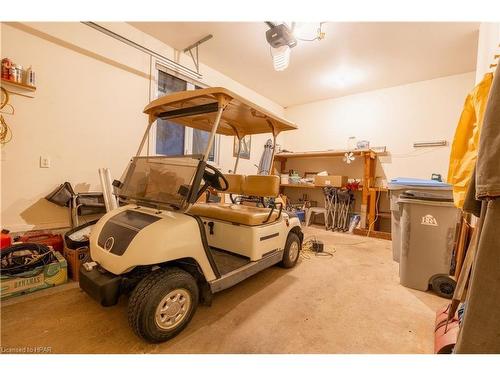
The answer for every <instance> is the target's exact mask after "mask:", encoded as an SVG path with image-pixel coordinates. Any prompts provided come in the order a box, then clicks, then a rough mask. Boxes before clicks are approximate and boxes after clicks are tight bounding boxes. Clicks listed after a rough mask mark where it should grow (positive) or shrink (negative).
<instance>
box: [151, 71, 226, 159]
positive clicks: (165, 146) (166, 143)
mask: <svg viewBox="0 0 500 375" xmlns="http://www.w3.org/2000/svg"><path fill="white" fill-rule="evenodd" d="M200 88H201V87H199V86H195V85H194V84H192V83H190V82H187V81H185V80H183V79H181V78H178V77H176V76H173V75H171V74H168V73H167V72H164V71H163V70H160V69H158V97H160V96H163V95H167V94H170V93H172V92H178V91H185V90H196V89H200ZM209 135H210V133H209V132H206V131H203V130H198V129H192V128H188V127H184V126H181V125H177V124H175V123H174V122H171V121H168V120H160V119H159V120H158V121H157V124H156V145H155V150H156V154H158V155H168V156H174V155H189V154H204V153H205V149H206V147H207V144H208V138H209ZM218 145H219V136H218V135H217V136H216V139H215V142H214V145H213V146H212V149H211V150H210V155H209V158H208V161H209V162H212V163H217V161H218Z"/></svg>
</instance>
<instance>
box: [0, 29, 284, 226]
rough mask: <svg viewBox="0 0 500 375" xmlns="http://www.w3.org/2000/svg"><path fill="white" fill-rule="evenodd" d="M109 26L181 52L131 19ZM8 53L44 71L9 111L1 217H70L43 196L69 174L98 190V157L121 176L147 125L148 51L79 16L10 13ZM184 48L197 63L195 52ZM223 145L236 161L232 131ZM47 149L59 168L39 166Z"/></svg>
mask: <svg viewBox="0 0 500 375" xmlns="http://www.w3.org/2000/svg"><path fill="white" fill-rule="evenodd" d="M103 26H105V27H107V28H109V29H111V30H113V31H115V32H117V33H119V34H121V35H123V36H126V37H128V38H130V39H131V40H134V41H135V42H137V43H140V44H143V45H145V46H147V47H149V48H151V49H153V50H155V51H157V52H159V53H161V54H163V55H165V56H167V57H169V58H172V59H173V58H174V50H173V49H172V48H170V47H168V46H167V45H165V44H163V43H161V42H160V41H158V40H156V39H154V38H152V37H150V36H148V35H146V34H144V33H142V32H140V31H138V30H137V29H135V28H133V27H132V26H130V25H128V24H126V23H108V24H103ZM1 56H2V57H9V58H11V59H12V60H13V61H15V62H17V63H19V64H21V65H23V66H25V67H27V66H29V65H32V66H33V69H34V70H35V72H36V78H37V91H36V93H35V94H34V96H35V98H34V99H29V98H24V97H20V96H14V95H12V96H11V101H10V102H11V104H12V105H13V106H14V107H15V115H14V116H7V115H5V116H4V117H5V118H6V121H7V122H8V123H9V125H10V126H11V128H12V130H13V139H12V141H11V142H10V143H8V144H6V145H3V146H2V150H1V156H2V158H1V159H2V161H1V172H2V185H1V188H2V190H1V216H2V227H3V228H8V229H10V230H12V231H20V230H26V229H31V228H54V227H64V226H67V225H68V224H69V215H68V211H67V210H66V209H63V208H60V207H57V206H55V205H53V204H52V203H49V202H47V201H45V200H44V199H43V197H44V196H45V195H46V194H48V193H49V192H50V191H51V190H52V189H54V188H55V187H56V186H58V185H59V184H60V183H62V182H64V181H65V180H67V181H69V182H71V184H72V185H73V186H74V187H76V189H77V190H78V191H89V190H90V191H98V190H100V185H99V178H98V173H97V169H98V168H100V167H109V168H110V169H111V172H112V173H113V175H114V177H120V175H121V173H122V171H123V169H124V167H125V166H126V164H127V162H128V160H129V158H130V156H132V154H133V153H134V152H135V151H136V148H137V146H138V144H139V141H140V137H141V136H142V133H143V131H144V129H145V126H146V121H147V119H146V116H145V115H143V114H142V110H143V108H144V106H145V105H146V104H147V103H148V102H149V100H150V66H151V61H150V57H149V56H148V55H146V54H144V53H143V52H141V51H138V50H136V49H134V48H133V47H130V46H128V45H125V44H123V43H122V42H120V41H117V40H114V39H112V38H110V37H108V36H106V35H104V34H102V33H100V32H98V31H96V30H94V29H92V28H90V27H88V26H86V25H83V24H81V23H22V24H20V23H16V24H10V23H9V24H5V23H2V24H1ZM180 58H181V60H180V61H181V63H182V64H184V65H186V66H190V67H192V63H191V61H190V58H189V57H187V56H184V55H181V57H180ZM200 70H201V73H202V74H203V80H202V82H203V83H205V84H207V85H209V86H224V87H226V88H228V89H230V90H233V91H235V92H236V93H238V94H240V95H242V96H245V97H248V98H249V99H251V100H253V101H254V102H256V103H257V104H259V105H261V106H262V107H265V108H267V109H269V110H271V111H273V112H275V113H277V114H279V115H283V108H282V107H281V106H279V105H277V104H276V103H274V102H272V101H270V100H268V99H266V98H265V97H263V96H261V95H259V94H257V93H256V92H254V91H252V90H250V89H248V88H246V87H244V86H242V85H241V84H239V83H237V82H235V81H233V80H231V79H229V78H228V77H226V76H224V75H223V74H221V73H219V72H217V71H215V70H213V69H210V68H209V67H207V66H204V65H202V66H201V69H200ZM153 84H154V83H153ZM224 138H225V139H224ZM266 139H267V137H266V136H255V137H253V139H252V154H251V160H250V161H247V160H242V161H241V163H240V168H241V171H243V172H245V173H255V172H256V168H255V167H254V166H253V165H254V164H256V163H257V164H258V162H259V158H260V154H261V153H262V151H263V144H264V143H265V140H266ZM221 146H222V147H221V149H222V154H221V160H220V161H221V164H222V167H223V168H224V169H226V170H227V169H229V168H232V167H233V159H232V138H231V137H223V141H222V144H221ZM41 155H44V156H49V157H50V158H51V161H52V166H51V168H48V169H42V168H39V158H40V156H41Z"/></svg>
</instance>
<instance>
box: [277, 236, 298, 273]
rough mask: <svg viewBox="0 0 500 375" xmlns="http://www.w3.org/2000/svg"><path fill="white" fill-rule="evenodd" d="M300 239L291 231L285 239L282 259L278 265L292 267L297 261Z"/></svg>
mask: <svg viewBox="0 0 500 375" xmlns="http://www.w3.org/2000/svg"><path fill="white" fill-rule="evenodd" d="M300 245H301V244H300V239H299V236H297V234H295V233H293V232H291V233H289V234H288V238H287V239H286V244H285V250H284V251H283V260H282V261H281V263H280V266H282V267H284V268H292V267H293V266H295V264H296V263H297V260H298V259H299V255H300Z"/></svg>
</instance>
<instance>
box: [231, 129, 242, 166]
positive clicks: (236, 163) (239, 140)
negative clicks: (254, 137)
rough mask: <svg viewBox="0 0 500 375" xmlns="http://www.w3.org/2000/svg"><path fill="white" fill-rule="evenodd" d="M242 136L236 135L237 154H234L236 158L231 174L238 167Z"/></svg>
mask: <svg viewBox="0 0 500 375" xmlns="http://www.w3.org/2000/svg"><path fill="white" fill-rule="evenodd" d="M242 139H243V138H240V137H238V154H237V155H236V160H235V162H234V168H233V174H236V170H237V169H238V162H239V161H240V154H241V141H242Z"/></svg>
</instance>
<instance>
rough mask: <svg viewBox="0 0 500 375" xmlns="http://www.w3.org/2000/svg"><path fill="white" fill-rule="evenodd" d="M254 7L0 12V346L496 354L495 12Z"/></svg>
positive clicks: (499, 177)
mask: <svg viewBox="0 0 500 375" xmlns="http://www.w3.org/2000/svg"><path fill="white" fill-rule="evenodd" d="M146 2H147V1H146ZM273 4H274V3H273ZM436 4H437V3H436ZM139 8H141V9H142V8H144V6H143V5H142V3H141V6H140V7H139ZM290 8H293V7H290ZM433 10H434V8H433ZM332 12H333V11H332ZM489 14H496V13H494V12H489V13H488V15H489ZM498 14H500V12H498ZM300 16H301V14H299V15H298V16H297V19H298V18H300ZM330 16H331V17H334V16H335V14H334V12H333V13H328V12H325V13H324V15H323V13H322V14H321V17H325V18H327V19H328V17H330ZM283 17H285V16H283ZM429 17H430V16H429ZM260 18H263V20H260V21H253V22H240V21H236V19H237V18H235V17H233V19H232V20H230V22H221V21H199V22H198V21H197V22H195V21H189V22H181V21H176V20H175V19H173V20H170V21H165V20H160V21H158V22H150V21H147V20H140V19H139V20H137V19H135V20H134V18H131V21H129V22H121V21H110V22H104V21H103V22H101V21H99V22H97V21H85V22H76V21H72V22H51V21H47V22H25V21H1V22H0V38H1V54H2V56H1V81H0V146H1V155H0V156H1V158H0V159H1V160H0V162H1V243H0V245H1V246H0V256H1V259H0V285H1V296H0V311H1V319H0V320H1V333H0V339H1V345H0V349H1V353H2V354H153V353H154V354H162V355H168V354H193V355H194V354H239V356H234V357H242V358H243V357H244V358H247V357H246V356H244V354H263V355H264V354H290V355H296V356H293V358H294V360H295V359H297V358H299V359H300V358H301V357H307V360H313V358H314V357H320V356H312V355H311V356H300V355H298V354H332V355H333V354H335V355H341V354H383V355H388V354H408V355H409V354H411V355H413V354H421V355H424V354H425V355H430V354H436V355H437V354H439V355H441V356H440V357H438V356H418V357H416V356H412V357H415V358H418V359H416V360H414V361H415V362H419V363H420V359H421V358H429V357H432V359H431V360H430V361H433V360H434V358H458V357H459V356H458V355H460V354H497V355H498V354H500V320H499V319H498V312H499V311H500V257H498V249H499V248H500V232H499V231H498V228H497V227H498V218H499V213H500V210H499V209H498V201H496V199H497V198H498V197H499V196H500V185H499V181H500V171H499V168H498V160H499V158H500V151H499V150H500V127H499V126H498V125H499V124H500V110H499V108H500V107H499V105H498V103H500V78H499V72H500V67H499V66H498V65H499V63H498V62H499V61H500V23H499V22H482V21H481V20H476V21H470V20H469V21H467V20H465V21H456V20H454V21H452V22H448V21H446V20H443V21H439V22H435V19H434V18H433V19H434V21H433V22H430V21H425V20H424V21H418V22H407V21H405V22H388V21H384V20H381V21H376V22H353V21H346V22H339V21H335V20H333V21H332V20H330V21H328V20H326V21H321V22H299V21H297V22H295V21H294V22H286V21H266V20H265V19H266V18H267V16H266V15H265V14H262V15H261V16H259V17H256V19H257V20H259V19H260ZM285 18H286V17H285ZM293 18H295V17H291V19H293ZM486 18H488V17H485V19H486ZM0 19H1V16H0ZM14 19H15V18H14ZM383 19H385V18H383ZM242 61H245V64H242V63H241V62H242ZM5 357H7V356H5ZM8 357H11V356H10V355H9V356H8ZM12 357H14V356H12ZM40 357H41V358H46V357H48V356H40ZM54 357H56V356H54ZM68 357H70V356H68ZM96 357H102V358H107V357H109V356H93V358H96ZM123 357H124V358H127V360H128V358H131V357H132V356H123ZM143 357H147V356H143ZM148 357H149V358H152V357H153V356H148ZM154 357H155V359H154V360H153V361H155V360H157V358H158V359H160V360H163V359H164V357H165V356H154ZM175 357H185V356H172V357H168V358H169V359H170V358H175ZM197 357H198V356H197ZM199 357H201V356H199ZM262 357H264V356H262ZM269 357H276V358H290V357H292V356H286V357H285V356H279V355H278V356H269ZM321 357H322V358H327V357H328V358H330V357H333V356H321ZM339 357H340V356H339ZM341 357H342V358H347V357H354V356H347V355H346V356H341ZM362 357H363V358H375V357H374V356H368V355H367V356H362ZM462 357H466V356H461V357H460V358H462ZM70 358H71V357H70ZM225 358H228V357H225ZM495 358H496V357H495ZM330 359H331V358H330ZM379 359H382V360H384V357H383V356H377V357H376V359H374V361H377V360H379ZM498 359H500V356H498ZM354 361H355V360H354ZM391 361H392V360H391ZM185 362H189V361H185ZM193 362H194V361H193ZM256 362H258V361H256ZM424 362H425V361H424V360H423V361H422V363H424ZM138 363H139V362H138ZM408 363H409V362H408ZM442 363H452V364H453V365H454V366H459V365H460V363H461V362H460V361H450V362H446V360H443V362H442ZM405 366H407V367H408V368H410V367H411V368H412V370H414V371H416V367H415V368H413V367H412V366H411V364H407V363H405ZM82 368H85V367H82ZM249 368H250V367H249ZM420 372H423V371H420ZM420 372H419V373H420ZM450 372H451V371H450Z"/></svg>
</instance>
